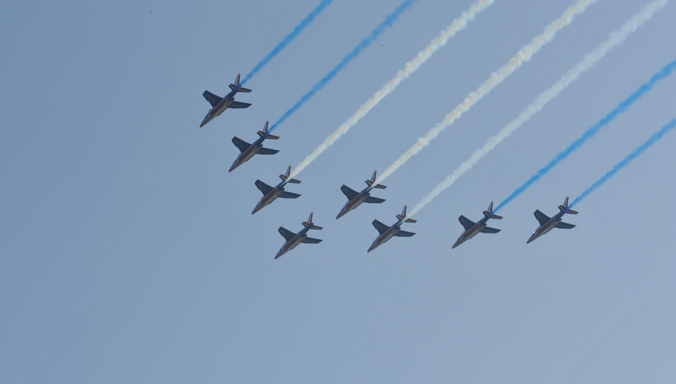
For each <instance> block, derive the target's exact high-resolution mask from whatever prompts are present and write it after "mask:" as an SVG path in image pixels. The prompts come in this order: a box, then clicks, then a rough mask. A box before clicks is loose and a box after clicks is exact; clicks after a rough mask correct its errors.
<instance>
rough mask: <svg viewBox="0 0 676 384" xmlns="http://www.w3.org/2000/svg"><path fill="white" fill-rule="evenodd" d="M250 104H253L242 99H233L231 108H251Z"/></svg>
mask: <svg viewBox="0 0 676 384" xmlns="http://www.w3.org/2000/svg"><path fill="white" fill-rule="evenodd" d="M249 106H251V104H250V103H242V102H241V101H233V102H232V104H230V108H249Z"/></svg>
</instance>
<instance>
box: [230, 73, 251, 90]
mask: <svg viewBox="0 0 676 384" xmlns="http://www.w3.org/2000/svg"><path fill="white" fill-rule="evenodd" d="M239 78H240V75H239V73H238V74H237V78H236V79H235V84H230V85H229V87H230V89H232V90H233V91H237V92H244V93H249V92H251V89H249V88H242V87H241V86H240V85H239Z"/></svg>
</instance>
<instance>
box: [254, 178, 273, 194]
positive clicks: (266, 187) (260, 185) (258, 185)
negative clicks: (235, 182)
mask: <svg viewBox="0 0 676 384" xmlns="http://www.w3.org/2000/svg"><path fill="white" fill-rule="evenodd" d="M255 184H256V188H258V189H259V190H260V191H261V192H263V195H267V194H268V193H270V191H272V187H271V186H269V185H267V184H265V183H264V182H262V181H260V180H256V183H255Z"/></svg>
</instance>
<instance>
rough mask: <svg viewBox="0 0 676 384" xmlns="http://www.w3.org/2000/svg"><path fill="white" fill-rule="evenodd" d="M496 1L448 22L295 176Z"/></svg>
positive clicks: (486, 1) (490, 0)
mask: <svg viewBox="0 0 676 384" xmlns="http://www.w3.org/2000/svg"><path fill="white" fill-rule="evenodd" d="M494 1H495V0H479V1H477V2H476V3H474V5H472V6H471V7H470V8H469V9H468V10H467V11H465V12H464V13H463V14H462V15H461V16H460V17H459V18H457V19H455V20H454V21H453V23H452V24H451V25H449V26H448V27H447V28H446V29H444V30H443V31H441V33H440V34H439V36H437V37H436V38H434V40H432V41H431V42H430V43H429V44H428V45H427V47H426V48H425V49H423V50H422V51H420V52H419V53H418V56H416V57H415V58H414V59H413V60H411V61H409V62H408V63H406V65H405V66H404V68H403V69H401V70H400V71H399V72H397V75H396V76H395V77H394V78H393V79H392V80H390V81H389V82H387V84H385V86H383V88H382V89H380V90H379V91H378V92H376V93H375V94H374V95H373V96H372V97H371V99H370V100H368V101H367V102H366V103H364V104H362V106H361V107H359V109H358V110H357V112H355V113H354V115H352V116H351V117H350V118H349V119H347V120H346V121H345V122H344V123H343V124H342V125H341V126H340V127H338V129H337V130H336V131H335V132H334V133H332V134H331V135H330V136H329V137H327V138H326V140H324V142H323V143H322V144H320V145H319V147H317V149H315V150H314V152H312V153H311V154H310V155H309V156H308V157H306V158H305V160H303V161H302V162H301V163H300V164H299V165H298V166H297V167H296V168H295V170H294V173H293V175H294V176H295V175H297V174H299V173H300V172H302V171H303V170H304V169H305V168H306V167H307V166H308V165H310V163H312V162H313V161H314V160H315V159H316V158H317V157H319V155H321V154H322V153H324V151H326V150H327V149H328V148H329V147H330V146H331V145H333V143H335V142H336V141H338V139H339V138H340V137H341V136H343V135H344V134H346V133H347V132H348V131H349V130H350V128H352V127H354V126H355V125H356V124H357V123H358V122H359V120H361V119H362V118H363V117H364V116H366V115H367V114H368V113H369V112H370V111H371V110H372V109H373V108H375V106H376V105H378V103H380V101H382V100H383V99H384V98H385V97H387V96H388V95H389V94H390V93H392V92H393V91H394V90H395V89H396V88H397V87H398V86H399V84H400V83H401V82H402V81H404V80H405V79H407V78H408V77H409V76H410V75H412V74H413V73H414V72H415V71H417V70H418V68H420V67H421V66H422V65H423V64H425V62H427V60H428V59H429V58H430V57H432V55H434V53H436V52H437V50H439V48H441V47H443V46H444V45H446V42H448V40H449V39H450V38H451V37H453V36H455V34H456V33H458V32H459V31H461V30H463V29H465V27H466V26H467V24H468V23H469V22H470V21H472V20H474V18H475V17H476V15H477V14H479V13H480V12H481V11H483V10H485V9H486V8H488V7H489V6H490V5H492V4H493V2H494Z"/></svg>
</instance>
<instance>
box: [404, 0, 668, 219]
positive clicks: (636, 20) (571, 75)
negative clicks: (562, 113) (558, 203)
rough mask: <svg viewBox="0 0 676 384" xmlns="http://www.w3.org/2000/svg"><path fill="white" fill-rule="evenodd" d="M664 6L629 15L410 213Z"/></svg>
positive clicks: (663, 2)
mask: <svg viewBox="0 0 676 384" xmlns="http://www.w3.org/2000/svg"><path fill="white" fill-rule="evenodd" d="M665 5H667V0H658V1H655V2H653V3H651V4H649V5H647V6H646V7H645V8H643V9H642V10H641V12H639V13H638V14H636V15H635V16H634V17H632V18H631V20H629V21H628V22H627V23H625V24H624V25H623V26H622V27H620V28H619V29H617V30H616V31H614V32H613V33H611V34H610V37H609V38H608V39H607V40H606V41H604V42H603V43H601V45H599V46H598V47H597V48H596V49H595V50H593V51H592V52H590V53H588V54H587V55H586V56H585V57H584V58H583V59H582V61H580V62H579V63H578V64H577V65H576V66H575V67H573V68H572V69H571V70H569V71H568V72H567V73H566V74H565V75H563V77H561V79H560V80H559V81H558V82H556V83H555V84H554V85H552V86H551V87H550V88H549V89H548V90H546V91H544V92H542V93H541V94H540V95H539V96H538V97H537V98H536V99H535V101H533V103H531V104H530V105H529V106H528V107H526V109H524V110H523V112H521V113H520V114H519V116H518V117H517V118H516V119H514V120H513V121H512V122H510V123H509V124H507V125H506V126H505V127H504V128H502V130H500V132H499V133H498V134H497V135H495V136H493V137H491V138H489V139H488V141H487V142H486V144H484V146H483V147H481V148H479V149H477V150H476V151H474V153H473V154H472V156H471V157H470V158H469V159H467V160H465V161H464V162H463V163H462V164H460V166H459V167H458V168H456V169H455V170H454V171H453V173H451V174H450V175H449V176H447V177H446V179H444V181H442V182H441V183H440V184H439V185H438V186H437V187H436V188H434V189H433V190H432V191H431V192H430V193H429V194H428V195H427V196H425V198H423V199H422V201H420V203H418V205H416V206H415V207H414V208H413V209H412V210H411V213H410V215H409V216H413V215H414V214H415V213H417V212H418V211H419V210H421V209H422V208H423V207H424V206H425V205H427V204H428V203H430V202H431V201H432V200H434V198H436V197H437V196H439V194H441V192H443V191H444V190H445V189H446V188H448V187H450V186H451V185H453V184H454V183H455V182H456V181H457V180H458V179H459V178H460V177H461V176H462V175H464V174H465V173H466V172H467V171H469V170H470V169H472V167H474V165H476V164H477V163H478V162H479V161H480V160H481V159H482V158H483V157H484V156H486V155H487V154H488V153H489V152H491V151H492V150H493V149H494V148H495V147H497V146H498V144H500V143H501V142H502V141H503V140H505V139H506V138H507V137H509V136H510V135H511V134H512V133H513V132H514V131H516V130H517V129H519V128H520V127H521V126H522V125H523V123H525V122H526V121H528V120H529V119H530V118H531V117H533V115H535V114H536V113H538V112H540V111H541V110H542V108H543V107H544V106H545V105H546V104H547V103H549V102H550V101H552V100H553V99H554V98H555V97H556V96H558V95H559V93H561V92H562V91H563V90H564V89H566V88H567V87H568V86H569V85H570V84H571V83H572V82H573V81H575V80H577V78H578V77H579V76H580V75H582V74H583V73H584V72H586V71H587V70H589V69H590V68H591V67H592V66H593V65H594V64H596V63H597V62H598V61H599V60H600V59H601V58H603V56H605V55H606V53H608V52H610V51H611V50H612V49H613V48H615V47H616V46H618V45H620V44H622V43H623V42H624V40H625V39H626V38H627V36H629V35H630V34H631V33H633V32H634V31H636V29H638V27H640V26H641V25H642V24H643V23H645V22H646V21H648V20H650V18H651V17H652V16H653V15H654V14H655V13H656V12H657V11H659V10H661V9H662V8H663V7H664V6H665Z"/></svg>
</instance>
